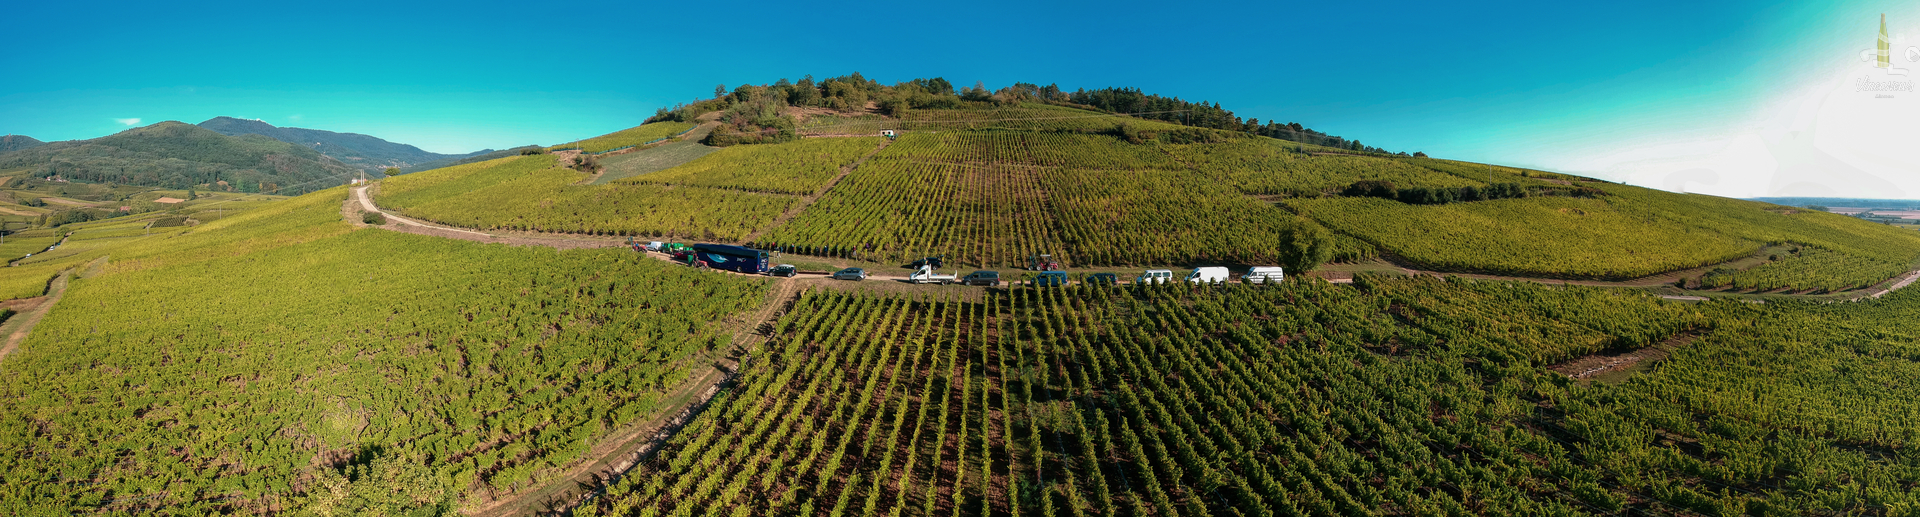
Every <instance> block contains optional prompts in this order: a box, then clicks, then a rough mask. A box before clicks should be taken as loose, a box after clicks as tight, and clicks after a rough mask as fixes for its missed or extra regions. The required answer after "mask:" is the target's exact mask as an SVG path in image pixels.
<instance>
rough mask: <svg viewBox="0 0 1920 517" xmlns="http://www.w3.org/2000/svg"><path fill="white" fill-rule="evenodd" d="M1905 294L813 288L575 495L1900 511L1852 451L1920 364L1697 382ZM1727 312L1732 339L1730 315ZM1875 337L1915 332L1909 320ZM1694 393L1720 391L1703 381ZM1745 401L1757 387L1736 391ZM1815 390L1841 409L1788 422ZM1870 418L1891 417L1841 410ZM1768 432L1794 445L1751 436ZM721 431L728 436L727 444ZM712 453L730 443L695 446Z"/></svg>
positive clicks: (1140, 511)
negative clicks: (1735, 387) (1795, 302)
mask: <svg viewBox="0 0 1920 517" xmlns="http://www.w3.org/2000/svg"><path fill="white" fill-rule="evenodd" d="M1890 309H1892V310H1897V311H1899V312H1900V313H1901V314H1906V313H1911V312H1914V311H1920V297H1915V296H1911V295H1909V294H1906V293H1903V294H1901V295H1900V296H1899V297H1898V298H1895V299H1891V300H1887V301H1882V302H1876V305H1875V306H1873V307H1868V308H1864V309H1859V310H1857V311H1849V310H1848V309H1846V308H1843V307H1811V306H1801V307H1778V308H1773V307H1749V306H1744V305H1743V304H1737V303H1716V304H1708V305H1707V306H1705V307H1695V306H1689V305H1681V304H1675V303H1669V302H1662V301H1660V300H1657V299H1655V298H1653V297H1651V296H1648V295H1645V294H1638V293H1631V292H1622V291H1609V290H1602V289H1586V288H1556V287H1549V286H1540V285H1534V284H1509V283H1492V282H1485V283H1483V282H1471V281H1441V280H1435V279H1407V280H1390V279H1381V278H1371V277H1369V278H1365V279H1363V280H1362V282H1361V283H1360V285H1359V286H1358V288H1357V289H1355V288H1348V287H1341V286H1330V285H1326V284H1318V283H1298V282H1295V283H1287V284H1285V285H1269V286H1263V287H1236V288H1228V289H1217V288H1191V287H1187V286H1167V287H1148V288H1127V289H1110V288H1081V287H1074V288H1064V289H1016V290H1012V291H1007V292H998V293H992V294H989V295H988V296H986V297H985V298H984V299H982V300H980V301H957V300H927V299H920V298H903V297H888V296H872V295H859V294H848V293H843V292H833V291H824V292H813V293H810V294H808V295H807V296H806V297H804V298H803V299H802V300H801V301H800V302H799V303H797V304H796V305H795V310H794V311H793V312H792V313H790V314H789V315H788V316H787V317H786V318H785V319H783V320H782V321H781V322H780V323H779V324H778V325H777V326H776V329H775V337H774V339H773V341H772V344H770V345H769V348H768V349H767V350H766V351H765V352H763V353H764V354H765V355H764V356H763V357H761V358H760V359H758V360H756V362H755V363H754V365H753V367H752V368H750V369H749V371H748V372H747V374H746V375H745V376H744V377H743V378H744V379H747V380H746V381H745V382H743V383H742V384H741V385H740V386H738V387H736V388H735V391H736V392H737V396H736V398H734V399H732V402H730V403H729V404H730V405H729V406H728V408H727V409H726V410H725V411H717V412H712V413H709V415H710V416H703V417H702V419H703V420H705V422H703V423H701V424H699V425H701V426H704V427H700V429H702V430H703V431H701V432H702V433H708V434H712V435H713V437H711V438H690V439H687V440H685V441H684V442H682V443H681V444H677V445H674V446H671V447H669V448H667V449H665V450H663V451H661V452H660V453H659V454H658V455H657V456H655V457H654V459H653V461H652V463H650V464H648V466H647V467H646V468H647V469H648V470H646V471H645V472H644V474H643V475H635V476H630V477H629V478H627V479H625V480H623V481H621V482H620V483H619V484H616V485H615V486H613V487H610V489H609V492H608V493H609V497H607V498H605V499H604V500H602V501H599V502H597V503H595V504H594V505H592V506H590V507H587V508H581V509H578V510H577V512H576V514H581V515H609V516H612V515H686V514H729V515H862V516H875V515H1075V516H1092V515H1130V516H1133V515H1139V516H1144V515H1332V514H1342V515H1373V514H1558V515H1583V514H1619V513H1644V514H1661V515H1666V514H1693V513H1708V514H1716V513H1744V512H1756V511H1757V512H1763V513H1764V512H1783V513H1804V512H1819V511H1847V510H1848V509H1852V510H1854V511H1860V510H1867V511H1871V510H1872V509H1874V508H1891V507H1896V506H1898V505H1904V504H1912V503H1913V502H1914V498H1913V496H1912V494H1911V492H1909V491H1906V490H1905V489H1903V488H1900V486H1901V483H1902V482H1900V481H1897V480H1899V479H1911V478H1910V477H1907V476H1905V475H1903V474H1901V473H1902V472H1904V469H1907V468H1908V467H1906V466H1903V462H1902V461H1903V460H1900V459H1898V458H1895V457H1891V456H1873V455H1858V454H1856V453H1851V452H1849V451H1850V450H1851V447H1852V446H1851V445H1845V444H1846V443H1873V444H1878V445H1880V446H1896V447H1897V446H1899V445H1898V444H1903V443H1908V442H1905V440H1910V439H1912V438H1914V437H1915V436H1916V434H1917V433H1916V432H1915V431H1914V430H1913V429H1911V427H1910V426H1905V425H1904V424H1901V423H1899V422H1900V419H1901V418H1909V417H1913V416H1915V415H1916V413H1914V412H1915V411H1916V410H1920V405H1916V404H1915V403H1914V402H1913V400H1915V399H1912V398H1904V399H1902V398H1879V396H1878V395H1876V394H1893V393H1894V392H1900V393H1904V392H1907V391H1911V390H1912V388H1911V387H1909V386H1907V385H1906V384H1900V383H1895V384H1889V385H1885V386H1882V387H1878V388H1869V387H1867V386H1868V383H1871V382H1878V381H1876V380H1872V379H1887V378H1891V377H1890V376H1894V375H1899V374H1900V372H1903V371H1906V370H1911V369H1912V367H1911V366H1910V365H1907V364H1900V365H1883V366H1878V367H1874V368H1873V370H1874V371H1873V372H1871V373H1870V374H1869V376H1868V379H1866V380H1862V381H1854V382H1840V385H1841V386H1842V387H1836V388H1826V387H1822V385H1819V384H1812V383H1808V384H1799V383H1798V381H1794V384H1793V385H1792V386H1791V387H1789V386H1780V388H1782V389H1787V390H1788V391H1787V393H1792V394H1794V395H1795V396H1794V397H1793V398H1792V399H1788V400H1779V401H1773V400H1768V401H1761V402H1760V403H1758V404H1755V402H1756V401H1755V399H1754V398H1752V397H1751V396H1742V394H1745V393H1755V392H1764V391H1767V390H1768V389H1769V388H1767V386H1769V385H1776V384H1774V383H1775V382H1776V381H1769V380H1768V377H1762V376H1755V377H1750V378H1747V379H1745V380H1743V381H1742V382H1740V383H1739V384H1747V385H1754V386H1753V387H1752V388H1751V389H1752V391H1740V392H1730V391H1724V390H1721V389H1719V388H1718V387H1717V386H1716V385H1714V384H1710V383H1694V382H1692V381H1689V380H1688V379H1689V378H1691V377H1695V376H1701V375H1704V374H1705V372H1704V370H1703V368H1712V367H1713V365H1714V364H1715V363H1712V362H1711V361H1719V360H1722V359H1724V358H1725V357H1724V356H1726V355H1728V354H1732V355H1737V356H1745V357H1748V358H1747V359H1743V361H1745V362H1743V363H1742V364H1747V365H1751V366H1745V367H1743V368H1763V369H1766V370H1769V371H1773V370H1777V369H1779V368H1786V367H1789V365H1780V366H1777V367H1776V366H1770V365H1767V364H1766V363H1765V362H1759V361H1754V360H1753V358H1754V357H1761V356H1766V355H1768V354H1783V358H1790V359H1792V360H1793V361H1796V362H1798V364H1809V363H1807V362H1808V361H1814V362H1818V361H1824V360H1832V359H1833V356H1830V355H1823V354H1831V353H1833V351H1823V350H1819V349H1816V350H1792V351H1787V350H1784V349H1771V348H1763V349H1760V350H1753V349H1750V347H1749V346H1747V345H1742V344H1739V342H1740V340H1748V339H1755V338H1757V337H1758V335H1760V334H1762V333H1764V332H1766V331H1765V330H1764V329H1761V328H1756V327H1754V326H1753V325H1754V324H1755V323H1760V324H1762V325H1764V326H1778V325H1779V323H1778V322H1782V321H1787V322H1790V323H1787V325H1792V326H1797V325H1804V324H1807V323H1809V322H1813V321H1818V320H1819V319H1820V318H1838V319H1840V320H1862V321H1864V319H1865V318H1871V317H1886V316H1890V315H1889V314H1885V312H1886V311H1888V310H1890ZM1862 311H1863V312H1862ZM1703 312H1704V313H1703ZM1834 312H1840V313H1842V314H1840V315H1834V314H1829V313H1834ZM1720 320H1728V321H1724V322H1722V323H1720V325H1731V327H1730V329H1729V330H1728V331H1725V332H1720V331H1714V330H1711V329H1712V328H1713V327H1714V326H1715V325H1714V324H1712V323H1709V322H1711V321H1720ZM1733 321H1739V322H1742V323H1732V322H1733ZM1914 321H1920V320H1914ZM1902 331H1903V332H1904V331H1905V330H1902ZM1687 332H1704V333H1706V335H1707V336H1708V337H1707V338H1706V339H1704V340H1703V344H1701V345H1696V347H1695V348H1694V349H1689V350H1698V352H1688V353H1683V354H1682V355H1679V356H1676V358H1675V359H1674V361H1679V364H1678V365H1676V366H1671V367H1669V368H1673V369H1674V370H1675V371H1676V372H1685V373H1678V374H1675V373H1670V372H1668V371H1667V370H1666V369H1663V370H1662V371H1661V372H1659V373H1657V374H1649V375H1650V377H1648V378H1647V379H1646V380H1644V381H1636V382H1633V383H1628V384H1624V385H1620V386H1607V385H1596V386H1595V387H1592V388H1578V387H1575V386H1574V385H1573V384H1572V383H1570V382H1568V381H1566V380H1565V378H1563V377H1560V376H1559V374H1555V373H1551V372H1549V371H1546V370H1545V369H1544V367H1545V366H1546V365H1548V364H1550V363H1551V362H1555V361H1560V360H1564V359H1567V358H1570V357H1572V356H1577V355H1581V354H1587V353H1592V352H1595V351H1600V350H1617V349H1631V348H1638V347H1644V346H1648V345H1649V344H1651V343H1655V342H1659V341H1661V340H1664V339H1666V338H1669V337H1671V336H1674V335H1678V334H1682V333H1687ZM1762 339H1766V338H1762ZM1771 339H1775V340H1786V339H1799V338H1795V337H1787V336H1781V337H1774V338H1771ZM1872 341H1873V342H1874V343H1875V344H1874V345H1873V346H1877V347H1904V348H1898V349H1903V350H1911V349H1912V346H1911V344H1905V345H1902V344H1900V341H1899V340H1898V339H1897V338H1891V337H1886V336H1882V337H1879V338H1873V339H1872ZM1779 342H1780V343H1781V344H1782V345H1785V346H1790V345H1786V342H1785V341H1779ZM1836 343H1837V341H1836ZM1889 350H1892V349H1889ZM1847 362H1848V364H1853V365H1856V367H1857V365H1864V364H1865V363H1864V362H1862V361H1861V360H1848V361H1847ZM1834 375H1838V374H1837V373H1832V372H1808V373H1806V374H1802V375H1800V376H1801V377H1808V378H1810V379H1811V378H1813V377H1819V378H1820V380H1831V379H1830V377H1832V376H1834ZM822 376H824V377H826V380H824V381H822V380H819V379H820V378H821V377H822ZM1724 377H1725V375H1724V374H1713V375H1712V378H1714V379H1722V378H1724ZM843 378H844V379H845V380H843ZM1843 388H1844V389H1861V390H1863V392H1862V393H1861V394H1854V395H1846V396H1842V397H1838V398H1837V399H1836V400H1834V401H1824V402H1823V401H1819V400H1817V399H1813V398H1806V397H1802V396H1800V395H1803V394H1806V395H1811V394H1813V393H1814V392H1819V393H1832V392H1835V391H1837V390H1840V389H1843ZM1889 390H1891V391H1889ZM822 397H829V398H835V399H837V400H828V401H825V402H822V401H821V398H822ZM1693 397H1704V398H1703V399H1701V400H1703V401H1712V404H1714V405H1713V406H1712V409H1706V408H1703V407H1700V406H1698V405H1697V403H1694V402H1688V401H1689V400H1693ZM1610 400H1611V401H1619V402H1609V401H1610ZM1625 401H1632V403H1631V404H1627V403H1625ZM1741 401H1744V402H1745V403H1747V404H1750V405H1752V407H1745V408H1736V407H1735V406H1734V405H1735V404H1738V403H1741ZM801 408H804V409H801ZM796 409H800V410H799V411H797V412H796ZM1763 411H1773V412H1778V413H1764V412H1763ZM1789 412H1790V413H1789ZM1809 412H1816V413H1819V414H1822V415H1824V416H1823V418H1821V419H1818V420H1814V421H1811V422H1807V421H1792V420H1790V419H1787V418H1781V417H1785V416H1787V415H1789V414H1796V415H1800V414H1807V413H1809ZM1867 412H1884V415H1883V416H1874V417H1871V418H1865V419H1862V420H1859V421H1842V420H1841V418H1842V417H1843V416H1856V417H1858V416H1865V413H1867ZM1843 425H1844V427H1842V426H1843ZM822 429H824V430H826V431H825V432H826V434H825V435H822V434H819V433H821V432H822V431H821V430H822ZM1768 432H1777V433H1784V434H1782V435H1781V436H1783V437H1785V439H1790V440H1793V443H1794V444H1795V447H1799V448H1798V449H1791V450H1789V449H1777V448H1770V447H1759V446H1740V445H1737V444H1739V443H1741V442H1740V441H1739V440H1743V439H1745V440H1753V439H1757V438H1755V437H1757V436H1760V435H1764V433H1768ZM1623 433H1625V434H1623ZM1634 433H1640V435H1648V434H1654V433H1660V434H1662V435H1664V436H1673V437H1676V438H1675V440H1678V441H1675V440H1668V441H1660V442H1656V441H1650V440H1644V439H1640V440H1636V439H1633V438H1631V437H1632V436H1634ZM701 436H703V437H704V436H706V434H702V435H701ZM930 437H931V438H932V440H931V443H929V438H930ZM716 441H723V443H727V444H729V445H726V446H723V447H720V448H718V449H716V448H715V446H714V445H713V444H714V443H716ZM1694 441H1698V442H1699V443H1702V444H1712V445H1710V446H1708V447H1707V448H1706V449H1705V450H1701V449H1699V448H1696V447H1692V446H1690V445H1688V444H1689V443H1693V442H1694ZM707 458H712V459H713V461H715V463H711V464H702V463H700V462H702V461H707ZM947 458H954V459H953V460H952V461H948V460H947ZM795 459H797V460H799V461H794V460H795ZM1796 461H1797V462H1801V463H1787V462H1796ZM1808 461H1816V462H1819V463H1818V465H1820V467H1819V468H1821V469H1822V471H1821V473H1819V474H1817V475H1801V474H1793V475H1795V476H1799V477H1797V478H1796V479H1797V481H1795V482H1794V484H1792V485H1791V486H1784V485H1779V484H1777V483H1778V482H1777V481H1772V480H1771V479H1774V478H1773V477H1772V476H1777V475H1779V474H1777V473H1779V472H1781V470H1779V469H1788V468H1799V469H1805V468H1812V467H1811V465H1813V464H1810V463H1805V462H1808ZM1793 465H1802V466H1800V467H1794V466H1793ZM1796 472H1798V471H1796ZM1848 480H1861V481H1848ZM1867 480H1870V481H1867ZM1850 482H1861V483H1865V485H1870V486H1871V487H1872V488H1866V487H1865V486H1862V487H1860V489H1856V488H1855V487H1852V486H1850V485H1848V484H1847V483H1850ZM703 485H715V486H721V485H725V486H734V485H738V486H740V487H742V488H741V489H740V491H739V492H730V491H725V490H724V489H722V491H721V492H720V493H723V494H730V495H728V496H727V497H721V498H703V497H691V496H682V495H677V494H679V492H672V491H670V490H669V489H670V488H672V487H677V486H686V487H694V488H696V489H697V487H699V486H703ZM653 487H665V488H653ZM686 493H688V494H698V493H699V492H698V491H697V490H696V491H690V492H686Z"/></svg>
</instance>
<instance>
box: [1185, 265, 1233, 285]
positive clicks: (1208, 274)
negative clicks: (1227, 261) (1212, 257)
mask: <svg viewBox="0 0 1920 517" xmlns="http://www.w3.org/2000/svg"><path fill="white" fill-rule="evenodd" d="M1187 281H1188V282H1192V283H1196V284H1205V283H1210V282H1220V283H1226V281H1227V268H1224V267H1203V268H1194V270H1193V273H1192V274H1188V275H1187Z"/></svg>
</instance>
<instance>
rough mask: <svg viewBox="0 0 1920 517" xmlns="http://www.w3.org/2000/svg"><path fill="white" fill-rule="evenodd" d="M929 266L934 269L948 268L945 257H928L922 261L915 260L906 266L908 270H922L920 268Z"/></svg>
mask: <svg viewBox="0 0 1920 517" xmlns="http://www.w3.org/2000/svg"><path fill="white" fill-rule="evenodd" d="M929 265H930V266H933V267H934V269H939V268H943V267H947V265H946V259H945V258H944V257H927V258H923V259H920V260H915V261H913V262H908V263H907V265H906V268H907V269H920V266H929Z"/></svg>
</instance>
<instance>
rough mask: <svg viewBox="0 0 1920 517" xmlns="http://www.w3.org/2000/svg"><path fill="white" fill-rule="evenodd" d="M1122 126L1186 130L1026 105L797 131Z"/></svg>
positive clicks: (819, 120)
mask: <svg viewBox="0 0 1920 517" xmlns="http://www.w3.org/2000/svg"><path fill="white" fill-rule="evenodd" d="M1119 124H1127V125H1129V126H1132V127H1134V128H1136V129H1139V130H1148V131H1152V130H1165V129H1178V128H1182V127H1184V126H1180V125H1177V124H1171V123H1167V122H1161V121H1157V120H1145V119H1139V118H1134V117H1129V116H1125V115H1114V114H1108V113H1100V112H1096V111H1087V110H1082V109H1076V108H1068V107H1061V106H1050V105H1045V104H1025V105H1021V106H1008V107H994V108H979V109H913V110H907V111H906V112H905V113H903V114H901V115H900V116H898V117H892V118H890V117H881V116H879V115H861V116H852V117H841V116H813V117H808V118H807V119H806V120H805V121H802V122H801V124H800V127H799V130H800V131H801V132H802V133H805V134H818V135H872V134H878V133H879V132H880V130H883V129H894V130H907V131H969V130H981V129H1014V130H1026V131H1053V132H1090V133H1104V132H1111V131H1114V129H1115V127H1116V126H1117V125H1119Z"/></svg>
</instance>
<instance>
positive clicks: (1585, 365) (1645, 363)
mask: <svg viewBox="0 0 1920 517" xmlns="http://www.w3.org/2000/svg"><path fill="white" fill-rule="evenodd" d="M1698 339H1700V335H1699V334H1698V333H1695V332H1685V333H1681V334H1677V335H1674V336H1673V337H1670V338H1667V340H1666V341H1661V342H1660V343H1658V344H1655V345H1653V346H1649V347H1646V348H1642V349H1639V350H1631V351H1626V352H1615V353H1601V354H1593V355H1588V356H1585V357H1580V358H1577V359H1574V360H1571V361H1567V362H1563V363H1560V364H1556V365H1553V366H1549V367H1547V369H1549V370H1553V371H1556V372H1560V374H1562V375H1566V376H1567V377H1571V378H1573V379H1574V380H1577V381H1580V383H1581V384H1582V385H1586V384H1592V383H1594V382H1604V383H1616V382H1621V381H1625V380H1627V378H1628V377H1632V376H1633V374H1635V373H1639V372H1643V371H1647V370H1649V369H1652V368H1653V365H1654V364H1656V363H1659V362H1660V361H1662V360H1665V359H1666V358H1667V356H1670V355H1673V352H1674V351H1675V350H1679V349H1680V348H1681V347H1685V346H1687V345H1691V344H1693V342H1694V341H1696V340H1698Z"/></svg>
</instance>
